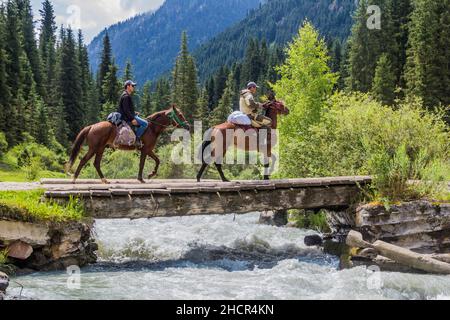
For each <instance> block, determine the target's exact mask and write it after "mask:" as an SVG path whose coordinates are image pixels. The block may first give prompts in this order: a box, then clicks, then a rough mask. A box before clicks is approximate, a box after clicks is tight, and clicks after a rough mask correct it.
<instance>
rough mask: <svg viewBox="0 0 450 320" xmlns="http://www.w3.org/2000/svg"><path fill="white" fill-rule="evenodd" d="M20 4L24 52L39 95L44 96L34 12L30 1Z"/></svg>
mask: <svg viewBox="0 0 450 320" xmlns="http://www.w3.org/2000/svg"><path fill="white" fill-rule="evenodd" d="M16 1H17V4H18V14H19V19H20V29H21V34H22V39H23V50H24V51H25V53H26V56H27V59H28V61H29V64H30V68H31V71H32V76H33V80H34V82H35V83H36V89H37V92H38V93H39V94H41V95H42V94H43V87H42V69H41V60H40V57H39V51H38V47H37V44H36V34H35V28H34V21H33V12H32V8H31V4H30V0H16Z"/></svg>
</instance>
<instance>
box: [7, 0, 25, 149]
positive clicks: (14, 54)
mask: <svg viewBox="0 0 450 320" xmlns="http://www.w3.org/2000/svg"><path fill="white" fill-rule="evenodd" d="M19 22H20V21H19V16H18V9H17V5H16V2H15V1H12V0H10V1H8V2H7V3H6V21H5V42H4V43H5V46H4V50H5V71H6V86H7V87H8V88H9V90H10V92H11V99H10V101H8V103H7V104H6V105H5V106H4V114H5V115H6V117H7V120H6V123H7V128H6V130H5V136H6V140H7V141H8V145H9V146H14V145H15V144H16V143H18V142H20V140H21V135H22V133H21V132H20V131H18V129H17V128H19V122H18V118H17V117H18V115H20V114H21V112H20V111H21V110H20V108H21V103H23V97H22V93H21V89H22V86H21V77H22V76H23V73H22V65H21V57H22V46H21V43H20V38H19V35H20V25H19Z"/></svg>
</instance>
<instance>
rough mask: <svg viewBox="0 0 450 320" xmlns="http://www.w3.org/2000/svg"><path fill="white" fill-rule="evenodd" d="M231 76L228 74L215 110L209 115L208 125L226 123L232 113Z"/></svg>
mask: <svg viewBox="0 0 450 320" xmlns="http://www.w3.org/2000/svg"><path fill="white" fill-rule="evenodd" d="M233 82H234V81H233V74H232V73H230V74H229V76H228V79H227V83H226V88H225V91H224V92H223V95H222V98H221V99H220V101H219V105H218V106H217V108H215V109H214V110H213V112H212V113H211V118H210V119H209V123H210V124H211V125H216V124H220V123H223V122H225V121H227V118H228V116H229V115H230V114H231V113H232V112H233V98H234V95H235V90H234V88H233V87H234V84H233Z"/></svg>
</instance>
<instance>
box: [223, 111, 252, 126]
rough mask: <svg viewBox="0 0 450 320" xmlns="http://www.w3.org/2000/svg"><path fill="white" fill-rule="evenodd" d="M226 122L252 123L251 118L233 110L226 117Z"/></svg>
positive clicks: (244, 124)
mask: <svg viewBox="0 0 450 320" xmlns="http://www.w3.org/2000/svg"><path fill="white" fill-rule="evenodd" d="M228 122H230V123H233V124H237V125H239V126H250V127H251V125H252V120H250V118H249V117H248V116H247V115H246V114H245V113H242V112H240V111H235V112H233V113H232V114H230V116H229V117H228Z"/></svg>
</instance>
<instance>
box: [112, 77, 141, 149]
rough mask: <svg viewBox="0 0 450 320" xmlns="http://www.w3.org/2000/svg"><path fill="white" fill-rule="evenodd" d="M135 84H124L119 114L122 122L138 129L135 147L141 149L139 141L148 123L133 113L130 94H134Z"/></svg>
mask: <svg viewBox="0 0 450 320" xmlns="http://www.w3.org/2000/svg"><path fill="white" fill-rule="evenodd" d="M135 87H136V83H134V82H133V81H131V80H128V81H127V82H125V91H124V92H123V93H122V96H121V97H120V102H119V110H118V111H117V112H119V113H120V114H121V116H122V120H123V121H125V122H127V123H128V124H129V125H133V126H136V127H138V129H137V130H136V146H137V147H138V148H142V142H141V141H140V139H141V137H142V135H143V134H144V133H145V130H147V128H148V122H147V121H146V120H144V119H142V118H140V117H139V114H138V113H137V112H136V111H135V109H134V105H133V99H132V98H131V94H132V93H133V92H134V88H135Z"/></svg>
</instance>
